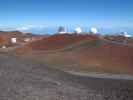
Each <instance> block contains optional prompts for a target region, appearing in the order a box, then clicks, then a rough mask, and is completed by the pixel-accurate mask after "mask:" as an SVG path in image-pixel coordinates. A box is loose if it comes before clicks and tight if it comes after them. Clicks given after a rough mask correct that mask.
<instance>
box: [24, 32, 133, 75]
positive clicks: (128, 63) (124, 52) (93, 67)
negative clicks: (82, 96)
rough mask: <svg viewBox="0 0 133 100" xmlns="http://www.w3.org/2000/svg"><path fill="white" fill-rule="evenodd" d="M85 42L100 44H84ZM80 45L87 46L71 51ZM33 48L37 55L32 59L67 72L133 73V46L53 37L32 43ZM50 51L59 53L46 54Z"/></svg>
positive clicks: (89, 37) (80, 37)
mask: <svg viewBox="0 0 133 100" xmlns="http://www.w3.org/2000/svg"><path fill="white" fill-rule="evenodd" d="M84 40H88V41H93V42H96V43H95V44H94V43H93V42H87V43H84V42H83V41H84ZM95 40H96V41H95ZM97 40H98V41H97ZM77 42H83V43H84V45H77V44H76V46H75V47H72V48H71V49H68V48H67V47H69V46H71V45H74V43H77ZM60 48H61V49H62V48H64V49H63V51H62V50H61V51H56V49H60ZM31 49H32V50H33V52H32V55H30V56H31V57H32V58H34V59H35V60H36V61H37V62H41V63H46V64H49V65H53V66H58V67H59V68H60V67H63V69H67V70H78V71H98V72H111V73H129V74H133V47H129V46H125V45H122V44H119V45H118V44H114V43H106V42H105V41H103V40H100V38H99V37H98V36H94V35H76V34H71V35H70V34H63V35H53V36H50V37H48V38H45V39H42V40H39V41H34V42H32V43H31V44H30V50H31ZM27 50H28V48H27ZM49 50H53V51H54V50H55V52H52V53H51V52H45V51H49ZM43 51H44V52H43ZM25 52H26V51H25Z"/></svg>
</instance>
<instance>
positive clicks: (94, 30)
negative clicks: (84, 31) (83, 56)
mask: <svg viewBox="0 0 133 100" xmlns="http://www.w3.org/2000/svg"><path fill="white" fill-rule="evenodd" d="M90 32H91V33H93V34H97V32H98V31H97V28H96V27H91V29H90Z"/></svg>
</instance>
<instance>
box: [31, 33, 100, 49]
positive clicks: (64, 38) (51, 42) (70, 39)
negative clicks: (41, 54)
mask: <svg viewBox="0 0 133 100" xmlns="http://www.w3.org/2000/svg"><path fill="white" fill-rule="evenodd" d="M98 39H99V37H98V36H96V35H79V34H56V35H52V36H50V37H48V38H45V39H42V40H39V41H34V42H32V43H31V44H30V46H31V47H32V49H33V50H52V49H61V48H63V47H65V46H67V45H71V44H73V43H76V42H80V41H82V40H98Z"/></svg>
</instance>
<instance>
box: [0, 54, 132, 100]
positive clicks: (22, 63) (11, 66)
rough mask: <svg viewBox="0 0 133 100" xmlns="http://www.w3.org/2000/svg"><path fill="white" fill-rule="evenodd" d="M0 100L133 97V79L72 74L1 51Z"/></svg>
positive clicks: (115, 99)
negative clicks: (100, 77)
mask: <svg viewBox="0 0 133 100" xmlns="http://www.w3.org/2000/svg"><path fill="white" fill-rule="evenodd" d="M0 100H133V81H129V80H113V79H99V78H89V77H85V76H77V75H71V74H68V73H65V72H62V71H59V70H56V69H52V68H50V67H48V66H46V65H41V64H36V63H34V62H31V61H30V60H28V59H24V58H20V57H17V56H15V55H13V54H0Z"/></svg>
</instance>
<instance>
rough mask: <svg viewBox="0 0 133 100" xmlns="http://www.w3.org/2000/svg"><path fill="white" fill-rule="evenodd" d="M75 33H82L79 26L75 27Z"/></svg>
mask: <svg viewBox="0 0 133 100" xmlns="http://www.w3.org/2000/svg"><path fill="white" fill-rule="evenodd" d="M75 32H76V33H78V34H79V33H81V32H82V29H81V27H80V26H78V27H76V28H75Z"/></svg>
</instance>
